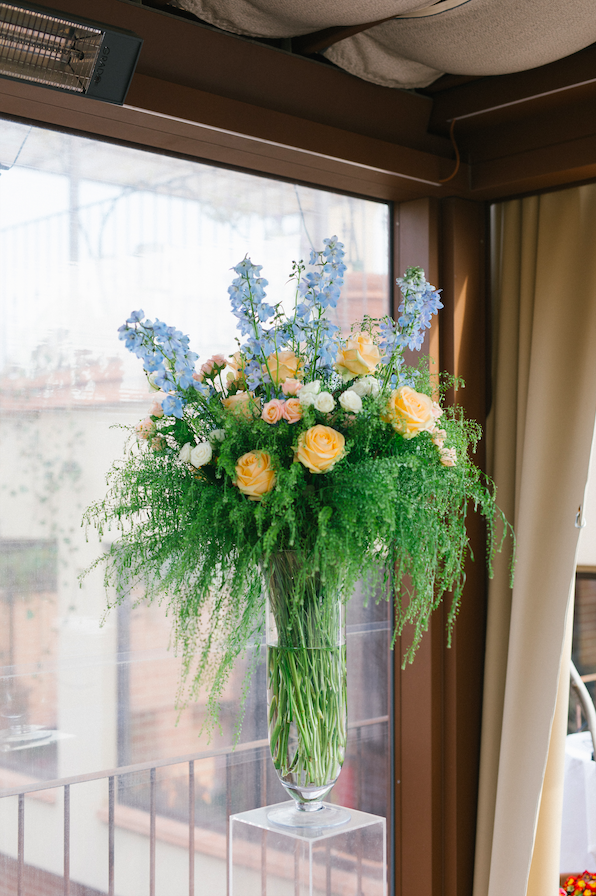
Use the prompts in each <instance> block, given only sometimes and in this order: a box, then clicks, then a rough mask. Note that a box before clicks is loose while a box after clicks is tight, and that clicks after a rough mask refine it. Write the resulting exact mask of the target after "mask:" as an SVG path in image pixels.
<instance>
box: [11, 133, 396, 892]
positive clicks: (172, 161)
mask: <svg viewBox="0 0 596 896" xmlns="http://www.w3.org/2000/svg"><path fill="white" fill-rule="evenodd" d="M0 147H4V148H8V149H7V150H6V151H8V150H10V158H3V157H2V156H1V155H0V165H3V166H4V168H5V169H6V170H2V173H1V176H0V232H1V245H2V258H3V260H2V265H1V266H0V295H1V297H2V318H1V323H2V326H1V327H0V387H1V390H0V408H1V412H2V426H1V428H0V438H1V440H2V444H1V451H2V458H3V464H2V473H1V477H2V478H1V481H0V485H1V488H2V502H1V509H0V570H1V573H2V575H1V582H2V590H1V591H0V656H1V659H0V663H1V664H2V666H1V668H0V675H1V679H0V714H1V719H0V729H1V730H0V794H2V793H3V792H4V793H6V792H7V791H8V792H13V791H15V790H16V789H18V788H19V787H21V786H22V787H24V788H25V787H27V786H33V785H34V784H35V782H38V781H44V780H46V781H49V780H51V781H56V780H58V779H62V778H66V777H71V776H82V777H86V776H90V775H94V774H96V773H98V772H103V771H104V770H109V769H115V768H123V767H128V766H131V765H136V766H138V765H139V764H140V765H145V766H147V767H146V768H141V769H136V770H134V771H129V772H127V773H125V774H124V773H123V774H122V775H120V776H119V777H118V778H117V779H116V781H115V785H114V806H113V809H114V820H115V825H116V835H115V868H114V873H115V876H116V877H115V880H116V892H117V893H118V892H120V893H126V894H128V896H134V894H136V893H137V892H138V893H139V894H140V893H146V892H148V890H147V880H146V875H147V874H148V873H149V872H148V867H149V866H148V864H147V861H148V860H147V856H148V850H149V839H148V838H149V810H150V807H151V802H152V799H154V801H155V806H156V811H157V824H156V837H157V853H156V857H157V864H158V870H157V876H156V887H157V889H156V892H157V893H158V894H164V896H166V894H167V896H169V894H170V893H172V892H174V890H173V889H171V886H172V885H173V884H172V882H173V881H178V880H179V879H180V880H182V879H184V875H185V874H186V875H187V873H188V871H187V869H188V854H187V849H188V817H189V814H188V813H189V766H188V762H180V761H174V762H171V763H170V764H168V763H169V761H170V760H179V759H180V757H185V756H187V757H188V756H190V755H194V754H197V753H199V752H201V754H205V755H202V758H200V759H197V760H196V762H195V764H194V769H193V770H194V794H195V799H194V811H195V823H196V825H197V828H198V829H199V832H202V833H199V832H198V833H197V836H196V844H197V845H196V849H197V855H196V864H195V871H196V875H197V880H200V879H205V878H208V879H209V880H210V881H211V882H212V885H210V886H209V888H208V892H209V893H212V894H214V896H218V894H220V893H225V831H226V818H227V814H228V813H229V812H230V811H234V812H235V811H241V810H243V809H248V808H252V807H253V806H256V805H259V804H263V803H265V802H269V803H272V802H276V801H279V800H281V799H283V798H284V794H283V792H282V791H281V788H280V786H279V785H278V784H277V782H276V780H275V776H274V772H273V768H272V765H271V763H270V762H269V761H268V758H267V757H268V752H267V748H266V746H265V745H264V743H263V742H264V740H265V738H266V735H267V732H266V716H265V697H266V694H265V677H264V665H263V663H262V662H261V663H260V664H259V665H258V666H257V669H256V672H255V674H254V676H253V680H252V684H251V689H250V693H249V697H248V702H247V708H246V716H245V719H244V723H243V726H242V733H241V736H240V744H241V745H243V747H246V745H250V744H253V742H256V743H254V744H253V746H252V747H249V748H243V749H238V750H236V751H235V752H234V751H232V750H231V746H232V744H233V741H234V735H235V728H236V724H237V713H238V706H239V695H240V693H241V685H242V680H243V674H244V669H243V668H242V665H241V664H240V665H239V668H238V669H237V670H236V671H235V673H234V676H233V678H232V680H231V681H230V684H229V686H228V688H227V691H226V694H225V699H224V703H223V707H222V732H221V735H219V734H218V735H216V736H215V737H214V738H213V739H212V741H211V742H209V741H208V739H207V738H206V736H205V735H204V734H201V726H202V723H203V721H204V718H205V700H204V698H199V700H198V701H197V702H196V703H193V704H191V705H190V706H188V707H187V708H186V709H184V710H183V711H182V712H181V713H179V712H178V710H177V709H176V695H177V690H178V685H179V673H180V662H179V659H178V658H177V657H176V656H175V655H174V652H173V651H172V650H170V649H168V648H169V644H170V620H169V619H168V618H167V617H166V615H165V611H164V609H163V608H162V607H159V606H152V607H150V608H148V607H146V606H138V607H135V608H132V606H131V604H128V605H127V604H124V605H123V606H121V607H120V608H119V609H118V611H113V612H111V613H109V614H107V615H105V607H106V596H105V592H104V589H103V585H102V581H101V575H100V574H98V573H93V574H91V575H90V576H89V577H87V578H86V579H85V580H84V581H83V583H82V585H81V584H80V582H79V575H80V573H81V572H82V571H83V570H84V569H85V568H86V567H87V566H88V565H89V564H90V563H91V562H92V560H93V559H94V558H95V557H96V556H97V555H98V553H99V552H100V550H101V545H100V544H99V542H98V541H97V537H96V535H95V533H90V536H89V541H88V542H87V541H86V540H85V533H84V531H83V530H82V529H81V516H82V512H83V510H84V508H85V507H86V506H87V505H88V504H89V503H91V502H92V501H94V500H96V499H99V498H101V497H102V496H103V493H104V489H105V475H106V472H107V470H108V469H109V467H110V465H111V464H112V462H113V461H114V460H115V459H117V458H118V457H120V456H121V455H122V451H123V446H124V442H125V437H126V433H124V432H123V430H122V429H121V428H118V426H119V425H120V426H122V425H129V424H131V423H135V422H137V421H138V420H139V419H140V418H142V417H144V416H145V415H146V413H147V410H148V406H149V404H150V401H151V398H150V395H149V394H148V393H147V386H146V380H145V377H144V375H143V373H142V370H141V365H140V364H139V363H138V361H137V359H135V358H133V357H132V356H131V355H130V354H128V353H127V352H126V351H125V349H124V347H123V344H122V343H121V342H119V341H118V339H117V334H116V330H117V328H118V326H119V325H120V324H121V323H122V322H123V320H124V319H125V318H126V317H127V316H128V315H129V313H130V311H131V310H132V309H137V308H143V309H144V310H145V312H146V313H147V314H148V315H149V316H151V317H159V318H161V319H162V320H166V321H167V322H168V323H170V324H173V325H175V326H176V327H178V328H180V329H181V330H182V331H183V332H185V333H189V334H190V337H191V347H192V348H193V349H194V350H195V351H197V352H198V353H199V354H200V355H201V356H202V358H203V359H205V358H206V357H208V356H209V355H211V354H213V353H214V352H224V353H226V354H229V353H230V352H232V351H233V350H234V348H235V342H234V339H235V335H236V330H235V321H234V318H233V317H232V315H231V314H230V311H229V303H228V296H227V287H228V285H229V283H230V281H231V277H232V274H231V272H230V268H231V267H232V265H234V264H236V263H237V262H238V261H239V260H240V259H241V258H243V257H244V255H245V254H247V253H248V254H250V256H251V258H252V259H253V261H255V262H258V263H260V264H263V266H264V273H265V274H266V276H267V279H268V280H269V282H270V287H269V294H270V295H271V296H275V297H276V298H282V299H283V297H284V296H289V287H288V286H287V275H288V272H289V268H290V266H291V261H292V260H293V259H298V258H308V255H309V252H310V248H311V246H312V245H314V246H317V247H319V246H320V245H321V244H322V240H323V238H324V237H326V236H330V235H332V234H335V233H336V234H338V236H339V237H340V239H341V240H342V241H343V242H344V243H345V246H346V259H347V262H348V271H347V274H346V277H345V287H344V290H343V300H342V302H341V303H340V306H339V308H338V309H337V317H336V319H337V322H338V323H339V324H340V325H341V327H342V328H343V329H344V330H346V331H347V330H348V329H349V327H350V325H351V323H352V322H353V321H354V320H355V319H357V318H360V317H361V316H362V315H363V314H364V313H367V314H371V315H373V316H379V315H382V314H385V313H386V312H387V310H388V308H389V274H388V208H387V206H386V205H384V204H382V203H378V202H372V201H366V200H363V199H357V198H354V197H350V196H343V195H338V194H335V193H330V192H325V191H323V190H319V189H312V188H309V187H306V186H299V185H294V184H290V183H285V182H282V181H276V180H271V179H267V178H264V177H260V176H254V175H250V174H247V173H243V172H236V171H228V170H225V169H223V168H217V167H214V166H210V165H204V164H200V163H197V162H193V161H189V160H185V159H178V158H169V157H165V156H162V155H159V154H156V153H151V152H145V151H142V150H139V149H135V148H130V147H123V146H118V145H113V144H108V143H101V142H99V141H96V140H91V139H84V138H81V137H75V136H71V135H67V134H63V133H59V132H55V131H51V130H47V129H41V128H36V127H33V128H31V127H29V126H24V125H21V124H16V123H12V122H8V121H0ZM2 151H4V150H0V153H1V152H2ZM114 426H116V428H114ZM106 537H107V536H106ZM138 596H139V595H133V596H132V597H133V599H134V598H136V597H138ZM388 615H389V614H388V607H387V604H386V603H385V602H384V601H382V602H380V603H379V604H376V603H375V602H374V601H371V602H370V603H369V604H368V605H367V606H366V607H364V606H363V602H362V600H361V599H360V597H359V596H356V597H355V598H354V599H353V600H352V602H351V604H350V607H349V615H348V666H349V670H348V674H349V713H350V716H349V718H350V726H351V728H350V739H349V750H348V758H347V761H346V764H345V766H344V769H343V772H342V775H341V776H340V780H339V782H338V784H337V786H336V788H335V789H334V791H333V794H332V798H333V799H334V800H336V801H338V802H341V803H343V804H345V805H348V806H353V807H357V808H362V809H364V810H366V811H371V812H374V813H377V814H383V815H386V814H388V806H387V799H388V774H387V769H388V761H389V759H388V757H389V743H388V730H389V728H388V721H387V715H388V689H387V680H388V644H389V637H390V636H389V625H388ZM255 649H256V650H259V649H260V648H259V645H256V646H255ZM151 763H160V765H159V767H158V768H157V769H156V771H155V773H154V780H153V783H152V776H151V772H150V769H149V766H150V765H151ZM16 799H17V798H16V797H13V796H7V797H5V798H4V799H0V854H3V856H2V855H0V878H2V877H3V874H2V869H3V868H4V872H5V877H6V880H8V875H9V872H10V874H12V871H13V870H14V860H15V858H16V849H17V847H16V834H15V828H14V825H15V823H16V821H15V819H16V817H17V816H18V808H15V806H16V803H15V800H16ZM69 799H70V815H71V827H72V832H73V833H72V843H71V859H70V866H71V875H72V879H73V880H74V881H77V882H79V883H80V884H83V885H85V886H86V887H88V888H90V890H92V891H94V892H95V891H98V892H106V889H107V887H108V867H107V864H106V863H107V845H106V844H107V836H108V835H107V824H108V821H109V817H110V803H109V785H108V780H107V778H104V779H101V778H100V779H99V780H97V781H91V780H89V781H85V782H82V783H74V784H73V785H72V787H71V792H70V797H69ZM44 800H45V801H44ZM25 806H26V819H27V824H26V829H25V830H26V839H25V859H26V863H27V864H29V865H31V866H35V867H36V868H38V869H43V873H44V874H45V877H44V879H43V886H44V887H45V888H46V889H44V893H45V892H46V891H47V892H48V893H50V892H54V890H52V887H53V886H54V885H55V887H56V888H57V889H56V890H55V892H62V891H63V884H62V878H61V874H62V870H61V869H62V858H61V856H62V830H63V819H64V809H63V793H62V790H61V789H57V790H56V789H54V790H47V791H40V792H39V793H38V794H37V796H36V797H35V798H34V797H33V796H32V797H27V799H26V800H25ZM15 813H16V815H15ZM41 829H43V830H45V831H46V833H45V835H44V838H40V837H38V836H36V835H35V832H36V831H39V830H41ZM209 838H211V839H209ZM100 845H101V848H100ZM124 851H125V852H124ZM48 856H53V858H48ZM2 863H4V865H3V864H2ZM31 873H33V872H31ZM36 873H37V872H36ZM41 873H42V872H41V871H39V874H41ZM52 881H53V883H52ZM2 886H3V884H2V883H0V896H4V894H3V891H2ZM176 886H178V884H176ZM180 886H181V887H182V885H180ZM176 892H178V890H176ZM180 892H183V889H180Z"/></svg>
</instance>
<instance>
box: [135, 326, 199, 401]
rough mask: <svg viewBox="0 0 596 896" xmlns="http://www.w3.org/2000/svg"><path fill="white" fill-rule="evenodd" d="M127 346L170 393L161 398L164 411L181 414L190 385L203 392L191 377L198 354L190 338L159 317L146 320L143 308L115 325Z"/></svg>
mask: <svg viewBox="0 0 596 896" xmlns="http://www.w3.org/2000/svg"><path fill="white" fill-rule="evenodd" d="M118 333H119V338H120V339H122V340H124V344H125V346H126V348H127V349H128V350H129V351H131V352H133V354H135V355H137V357H139V358H141V360H142V362H143V369H144V370H145V372H146V373H148V374H153V376H152V382H153V383H154V384H155V385H156V386H157V387H158V388H159V389H162V390H163V391H164V392H168V393H171V394H169V395H168V397H167V398H166V399H164V401H163V405H162V407H163V410H164V413H165V414H167V415H172V416H174V417H179V418H181V417H182V415H183V409H184V406H185V405H186V402H187V398H186V397H185V394H184V393H185V392H187V391H188V390H189V389H191V388H192V389H194V390H195V391H199V392H200V393H201V394H205V391H206V390H205V387H204V386H203V385H202V384H201V383H199V382H198V381H197V380H195V379H194V377H193V374H194V370H195V363H196V361H197V359H198V357H199V356H198V355H197V354H196V353H195V352H191V351H190V349H189V342H190V340H189V338H188V336H185V335H184V333H182V332H181V331H180V330H177V329H176V328H175V327H170V326H168V325H167V324H166V323H164V321H161V320H155V321H151V320H148V319H147V320H146V319H145V315H144V312H143V311H142V310H139V311H133V312H132V314H131V315H130V317H129V318H128V319H127V321H126V323H125V324H123V326H121V327H119V329H118Z"/></svg>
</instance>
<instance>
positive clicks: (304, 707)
mask: <svg viewBox="0 0 596 896" xmlns="http://www.w3.org/2000/svg"><path fill="white" fill-rule="evenodd" d="M267 677H268V683H269V743H270V747H271V756H272V759H273V764H274V766H275V768H276V769H277V772H278V773H279V775H280V777H281V778H282V779H283V780H284V782H285V783H288V784H293V785H296V786H297V787H304V788H306V787H323V786H324V785H331V784H332V783H333V782H334V781H335V779H336V778H337V776H338V775H339V773H340V771H341V767H342V764H343V761H344V757H345V751H346V737H347V711H346V648H345V645H342V646H340V647H328V648H325V647H310V648H309V647H268V648H267Z"/></svg>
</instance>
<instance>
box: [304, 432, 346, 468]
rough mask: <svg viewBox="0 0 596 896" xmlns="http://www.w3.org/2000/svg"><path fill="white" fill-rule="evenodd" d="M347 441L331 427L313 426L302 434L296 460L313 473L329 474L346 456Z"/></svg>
mask: <svg viewBox="0 0 596 896" xmlns="http://www.w3.org/2000/svg"><path fill="white" fill-rule="evenodd" d="M344 453H345V439H344V437H343V436H342V434H341V433H340V432H337V430H335V429H332V428H331V427H330V426H323V425H322V424H320V423H319V424H317V426H311V428H310V429H307V430H306V432H302V433H300V436H299V437H298V446H297V447H296V448H295V449H294V460H299V461H300V463H301V464H303V466H305V467H306V468H307V469H308V470H310V471H311V473H327V472H328V471H329V470H331V469H332V468H333V467H334V466H335V464H336V463H337V462H338V460H341V458H342V457H343V456H344Z"/></svg>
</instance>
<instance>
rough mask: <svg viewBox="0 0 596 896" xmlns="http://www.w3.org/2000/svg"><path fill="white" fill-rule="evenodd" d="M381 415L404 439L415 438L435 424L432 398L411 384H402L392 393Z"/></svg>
mask: <svg viewBox="0 0 596 896" xmlns="http://www.w3.org/2000/svg"><path fill="white" fill-rule="evenodd" d="M381 416H382V419H383V420H386V421H387V423H391V425H392V427H393V428H394V429H395V431H396V432H398V433H399V434H400V435H402V436H403V437H404V439H413V438H414V436H417V435H418V433H419V432H423V431H424V430H429V431H430V430H431V429H433V428H434V426H435V415H434V414H433V401H432V398H429V396H428V395H425V394H424V393H423V392H416V391H415V390H414V389H411V388H410V387H409V386H400V388H399V389H395V391H393V392H392V393H391V395H390V397H389V401H388V402H387V408H386V411H385V413H384V414H382V415H381Z"/></svg>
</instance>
